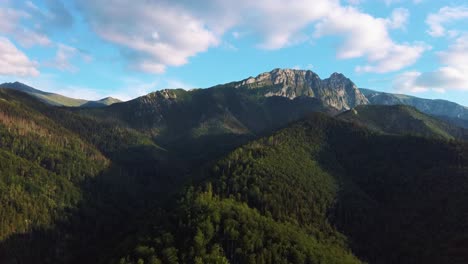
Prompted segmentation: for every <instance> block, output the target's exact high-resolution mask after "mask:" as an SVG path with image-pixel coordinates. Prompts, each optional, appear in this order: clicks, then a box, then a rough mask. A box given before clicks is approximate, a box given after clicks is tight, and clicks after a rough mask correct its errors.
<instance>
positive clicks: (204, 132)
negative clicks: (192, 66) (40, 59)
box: [0, 69, 468, 264]
mask: <svg viewBox="0 0 468 264" xmlns="http://www.w3.org/2000/svg"><path fill="white" fill-rule="evenodd" d="M10 86H11V87H13V88H11V87H10ZM14 87H16V88H14ZM31 89H33V88H31V87H27V86H24V85H22V84H20V83H14V85H12V84H4V85H2V86H1V88H0V204H1V206H0V262H1V263H119V264H120V263H121V264H133V263H170V264H176V263H454V264H457V263H460V264H461V263H466V261H467V260H468V254H467V251H466V247H468V243H467V241H468V240H467V238H468V225H467V224H466V221H465V220H466V216H467V215H468V206H467V203H466V201H467V199H468V180H467V179H468V178H467V177H466V176H467V173H468V141H467V140H468V130H466V129H465V128H463V127H461V126H459V125H457V124H463V122H466V120H467V119H466V118H465V115H464V114H463V113H464V112H463V111H465V110H466V108H465V107H462V106H459V105H456V104H454V103H450V102H447V101H441V100H426V99H420V98H415V97H406V96H402V95H393V94H384V93H379V92H374V91H370V90H366V89H359V88H358V87H356V85H355V84H354V83H353V82H352V81H351V80H349V79H348V78H346V77H345V76H344V75H342V74H339V73H334V74H332V75H331V76H330V77H329V78H326V79H323V80H322V79H320V78H319V77H318V76H317V75H316V74H315V73H313V72H311V71H301V70H289V69H275V70H273V71H271V72H268V73H263V74H260V75H258V76H256V77H249V78H247V79H244V80H241V81H236V82H231V83H227V84H223V85H218V86H214V87H211V88H207V89H194V90H190V91H186V90H182V89H172V90H171V89H166V90H160V91H156V92H153V93H150V94H148V95H145V96H141V97H138V98H136V99H133V100H130V101H128V102H118V103H115V102H114V103H113V100H105V101H107V102H108V103H109V104H110V105H108V106H103V105H101V104H98V105H95V103H96V102H95V101H93V102H85V103H81V104H77V105H70V104H68V105H66V104H65V103H64V101H63V100H65V99H60V98H62V97H60V96H57V95H52V94H48V93H45V94H44V96H45V97H41V95H42V93H43V92H41V91H38V90H35V89H34V90H31ZM44 98H48V99H47V100H46V99H44ZM54 98H55V99H56V98H59V99H57V100H59V102H62V103H58V101H54ZM65 101H67V102H70V101H68V100H65ZM73 102H74V103H76V101H73ZM111 103H112V104H111ZM87 104H88V105H87ZM63 106H75V107H63ZM96 106H99V107H96ZM464 109H465V110H464Z"/></svg>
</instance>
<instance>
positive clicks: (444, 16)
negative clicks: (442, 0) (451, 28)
mask: <svg viewBox="0 0 468 264" xmlns="http://www.w3.org/2000/svg"><path fill="white" fill-rule="evenodd" d="M462 19H468V7H466V6H456V7H449V6H445V7H442V8H441V9H439V11H438V12H437V13H433V14H429V15H428V16H427V19H426V23H427V25H428V26H429V30H428V33H429V35H431V36H433V37H443V36H445V35H446V34H447V33H449V32H448V31H447V30H446V29H445V24H447V23H450V22H453V21H457V20H462Z"/></svg>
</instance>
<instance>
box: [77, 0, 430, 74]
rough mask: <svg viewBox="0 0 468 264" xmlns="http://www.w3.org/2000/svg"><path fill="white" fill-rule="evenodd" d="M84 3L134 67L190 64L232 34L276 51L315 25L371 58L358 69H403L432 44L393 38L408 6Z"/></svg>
mask: <svg viewBox="0 0 468 264" xmlns="http://www.w3.org/2000/svg"><path fill="white" fill-rule="evenodd" d="M352 2H353V3H354V4H356V3H357V2H356V1H352ZM78 6H79V9H80V10H81V12H82V13H83V16H84V17H85V19H86V20H87V22H88V23H89V24H90V26H91V27H92V29H93V30H94V32H95V33H97V35H98V36H100V37H101V38H102V39H104V40H106V41H108V42H110V43H113V44H117V45H118V46H119V47H120V49H121V51H122V54H123V55H124V57H126V58H127V60H128V62H129V65H130V66H131V67H132V68H134V69H136V70H140V71H144V72H150V73H162V72H164V71H165V69H166V67H167V66H180V65H183V64H186V63H187V62H188V59H189V58H190V57H192V56H195V55H196V54H198V53H201V52H204V51H207V50H208V49H209V48H211V47H215V46H218V45H221V44H222V43H224V41H223V40H222V38H223V36H224V34H225V33H227V32H230V31H233V32H232V34H233V36H235V37H236V38H242V37H243V36H245V35H250V36H254V37H255V38H257V39H258V47H259V48H262V49H268V50H275V49H280V48H283V47H286V46H290V45H294V44H297V43H302V42H305V41H307V40H308V39H310V38H311V37H312V36H311V35H312V33H311V32H310V30H311V28H312V27H313V26H314V25H316V32H315V34H314V35H315V37H322V36H325V35H338V36H341V37H343V38H344V40H345V41H344V44H343V45H342V46H341V47H340V48H339V50H338V52H337V53H338V55H337V57H338V58H340V59H349V58H357V57H364V58H366V59H367V60H368V61H369V64H368V65H364V66H361V67H358V68H357V70H359V71H365V72H388V71H394V70H399V69H401V68H403V67H406V66H408V65H410V64H412V63H414V62H415V61H416V60H417V59H418V58H419V57H420V56H421V54H422V53H423V52H424V51H425V50H426V49H427V47H426V46H425V45H422V44H420V43H415V44H408V43H404V44H399V43H395V42H394V41H393V40H392V39H391V37H390V36H389V32H388V31H389V30H390V29H397V28H404V27H405V25H406V23H407V20H408V17H409V12H408V10H406V9H401V8H400V9H395V10H394V11H393V13H392V14H391V16H390V17H389V18H388V19H384V18H375V17H373V16H371V15H369V14H366V13H363V12H361V11H359V10H358V9H355V8H353V7H346V6H343V5H342V4H341V3H340V1H339V0H317V1H314V3H313V4H311V3H310V1H309V0H291V1H288V3H287V4H285V1H284V0H257V1H250V0H237V1H224V0H201V1H196V2H195V1H189V0H180V1H169V0H148V1H137V2H135V1H130V0H114V1H112V2H111V3H110V2H109V1H105V0H83V1H79V2H78ZM239 32H244V33H243V34H242V35H241V34H239Z"/></svg>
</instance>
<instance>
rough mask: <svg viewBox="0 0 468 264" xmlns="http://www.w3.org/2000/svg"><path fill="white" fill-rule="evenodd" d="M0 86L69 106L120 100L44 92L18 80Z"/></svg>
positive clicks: (112, 102)
mask: <svg viewBox="0 0 468 264" xmlns="http://www.w3.org/2000/svg"><path fill="white" fill-rule="evenodd" d="M0 88H5V89H12V90H17V91H21V92H25V93H27V94H30V95H32V96H34V97H36V98H38V99H39V100H41V101H43V102H45V103H47V104H50V105H55V106H69V107H103V106H108V105H111V104H114V103H118V102H121V101H120V100H119V99H115V98H112V97H106V98H103V99H101V100H97V101H90V100H84V99H75V98H70V97H66V96H63V95H60V94H55V93H49V92H44V91H41V90H38V89H35V88H33V87H30V86H28V85H26V84H23V83H20V82H13V83H3V84H0Z"/></svg>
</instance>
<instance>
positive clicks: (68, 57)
mask: <svg viewBox="0 0 468 264" xmlns="http://www.w3.org/2000/svg"><path fill="white" fill-rule="evenodd" d="M56 46H57V51H56V53H55V57H54V58H53V59H52V60H50V61H46V62H44V66H46V67H51V68H56V69H58V70H60V71H68V72H78V70H79V69H78V68H77V67H76V66H74V65H73V64H72V62H71V61H72V60H73V59H75V58H76V57H79V58H81V59H82V60H83V61H85V62H91V61H92V60H93V58H92V57H91V56H90V55H89V54H87V53H86V52H84V51H81V50H79V49H77V48H75V47H72V46H68V45H65V44H62V43H58V44H57V45H56Z"/></svg>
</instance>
